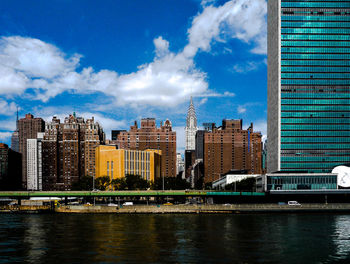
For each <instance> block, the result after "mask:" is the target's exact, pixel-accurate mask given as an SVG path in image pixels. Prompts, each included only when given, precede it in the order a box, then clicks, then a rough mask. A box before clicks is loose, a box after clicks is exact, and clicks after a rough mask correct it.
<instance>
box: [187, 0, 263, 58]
mask: <svg viewBox="0 0 350 264" xmlns="http://www.w3.org/2000/svg"><path fill="white" fill-rule="evenodd" d="M266 14H267V4H266V1H265V0H232V1H228V2H226V3H225V4H224V5H222V6H219V7H214V6H208V7H206V8H205V9H204V10H203V12H202V13H201V14H199V15H198V16H196V17H195V18H194V19H193V22H192V27H191V28H190V29H189V30H188V34H189V44H188V45H187V46H186V47H185V49H184V53H185V54H186V55H187V56H195V54H196V53H197V51H198V49H200V50H202V51H209V50H210V44H211V41H212V40H213V39H215V40H219V41H224V38H237V39H239V40H242V41H244V42H247V43H249V42H253V43H255V47H254V48H253V49H252V50H251V51H252V52H253V53H258V54H266V51H267V47H266V45H267V41H266V34H267V28H266Z"/></svg>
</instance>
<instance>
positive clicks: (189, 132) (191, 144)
mask: <svg viewBox="0 0 350 264" xmlns="http://www.w3.org/2000/svg"><path fill="white" fill-rule="evenodd" d="M197 130H198V127H197V116H196V111H195V109H194V106H193V101H192V96H191V102H190V106H189V107H188V111H187V119H186V128H185V131H186V150H195V149H196V132H197Z"/></svg>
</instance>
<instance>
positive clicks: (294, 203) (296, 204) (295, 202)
mask: <svg viewBox="0 0 350 264" xmlns="http://www.w3.org/2000/svg"><path fill="white" fill-rule="evenodd" d="M288 205H291V206H300V205H301V204H300V203H298V202H297V201H288Z"/></svg>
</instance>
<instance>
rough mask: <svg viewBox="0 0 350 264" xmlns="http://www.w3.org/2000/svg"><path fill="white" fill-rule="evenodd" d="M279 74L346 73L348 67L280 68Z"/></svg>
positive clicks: (348, 70) (349, 70)
mask: <svg viewBox="0 0 350 264" xmlns="http://www.w3.org/2000/svg"><path fill="white" fill-rule="evenodd" d="M281 72H283V73H285V72H310V73H314V72H332V73H337V72H338V73H348V72H350V67H286V66H284V67H281Z"/></svg>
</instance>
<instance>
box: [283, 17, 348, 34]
mask: <svg viewBox="0 0 350 264" xmlns="http://www.w3.org/2000/svg"><path fill="white" fill-rule="evenodd" d="M281 20H282V21H283V22H294V21H297V22H301V23H303V22H304V21H305V22H312V21H316V22H319V21H327V22H328V23H329V22H350V17H348V16H345V17H344V16H281ZM282 33H283V31H282ZM286 33H288V32H286ZM325 33H327V32H325Z"/></svg>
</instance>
